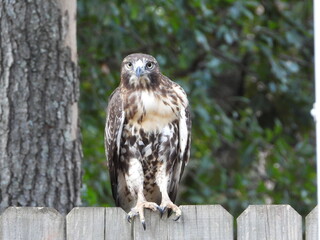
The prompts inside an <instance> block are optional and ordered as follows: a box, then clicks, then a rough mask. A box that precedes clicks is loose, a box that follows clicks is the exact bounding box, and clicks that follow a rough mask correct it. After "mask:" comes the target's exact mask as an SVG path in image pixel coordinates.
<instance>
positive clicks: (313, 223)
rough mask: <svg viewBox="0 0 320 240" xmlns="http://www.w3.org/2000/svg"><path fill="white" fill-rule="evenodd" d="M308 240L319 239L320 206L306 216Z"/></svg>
mask: <svg viewBox="0 0 320 240" xmlns="http://www.w3.org/2000/svg"><path fill="white" fill-rule="evenodd" d="M306 240H318V207H315V208H314V209H313V210H312V211H311V212H310V213H309V214H308V216H307V217H306Z"/></svg>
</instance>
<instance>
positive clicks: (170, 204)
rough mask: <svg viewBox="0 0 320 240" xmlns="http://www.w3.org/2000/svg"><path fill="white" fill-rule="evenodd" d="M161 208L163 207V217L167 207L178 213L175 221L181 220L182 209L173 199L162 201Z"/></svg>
mask: <svg viewBox="0 0 320 240" xmlns="http://www.w3.org/2000/svg"><path fill="white" fill-rule="evenodd" d="M160 209H161V210H160V215H161V217H162V215H163V213H164V212H165V211H166V210H167V209H170V210H171V211H173V212H174V213H175V215H176V217H175V219H173V220H174V221H177V220H179V218H180V217H181V214H182V212H181V209H180V208H179V207H178V206H177V205H175V204H174V203H173V202H171V201H164V202H162V203H161V205H160Z"/></svg>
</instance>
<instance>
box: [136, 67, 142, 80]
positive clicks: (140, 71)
mask: <svg viewBox="0 0 320 240" xmlns="http://www.w3.org/2000/svg"><path fill="white" fill-rule="evenodd" d="M143 74H144V70H143V69H142V68H141V67H137V68H136V76H137V77H138V78H139V77H140V76H142V75H143Z"/></svg>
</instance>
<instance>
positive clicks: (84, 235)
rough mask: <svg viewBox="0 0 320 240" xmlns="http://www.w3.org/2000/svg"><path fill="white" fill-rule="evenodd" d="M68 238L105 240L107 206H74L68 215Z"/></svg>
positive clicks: (69, 239) (72, 239)
mask: <svg viewBox="0 0 320 240" xmlns="http://www.w3.org/2000/svg"><path fill="white" fill-rule="evenodd" d="M66 218H67V222H66V224H67V239H68V240H75V239H76V240H104V228H105V225H104V220H105V208H102V207H83V208H78V207H77V208H74V209H72V211H71V212H70V213H69V214H68V215H67V217H66Z"/></svg>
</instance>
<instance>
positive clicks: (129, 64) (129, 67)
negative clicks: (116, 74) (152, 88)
mask: <svg viewBox="0 0 320 240" xmlns="http://www.w3.org/2000/svg"><path fill="white" fill-rule="evenodd" d="M126 67H127V69H129V70H130V69H132V67H133V65H132V62H127V63H126Z"/></svg>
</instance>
